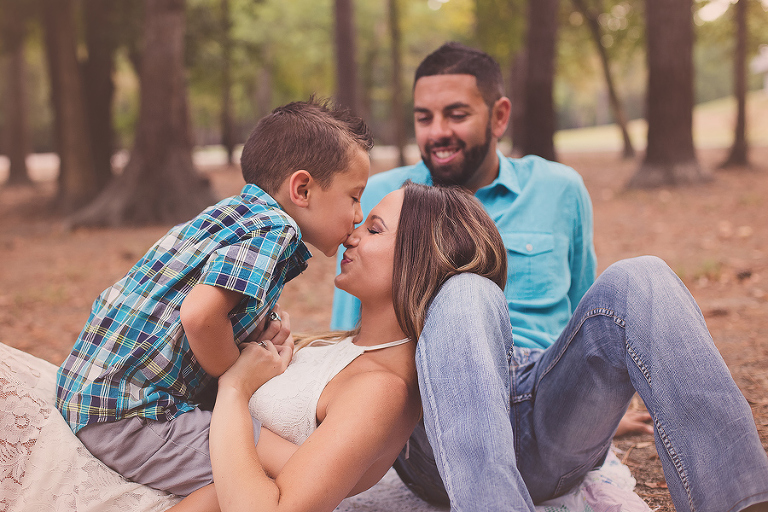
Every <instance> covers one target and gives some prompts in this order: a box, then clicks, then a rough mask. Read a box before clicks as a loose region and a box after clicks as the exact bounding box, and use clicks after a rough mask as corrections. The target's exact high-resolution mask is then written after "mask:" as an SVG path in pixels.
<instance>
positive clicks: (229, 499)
mask: <svg viewBox="0 0 768 512" xmlns="http://www.w3.org/2000/svg"><path fill="white" fill-rule="evenodd" d="M233 369H235V366H233ZM227 377H228V375H227V374H225V375H224V376H223V377H222V379H220V382H219V395H218V398H217V401H216V407H215V408H214V412H213V418H212V420H211V433H210V448H211V463H212V466H213V476H214V483H215V487H216V493H217V495H218V496H219V505H220V506H221V509H222V510H223V511H224V512H229V511H239V510H255V509H258V510H267V511H291V512H293V511H322V510H328V511H332V510H333V509H334V508H335V507H336V506H337V505H338V504H339V503H340V502H341V500H342V499H344V498H345V497H346V496H347V495H349V494H351V493H352V492H353V491H354V492H359V491H361V490H363V489H364V488H367V487H370V486H371V485H373V484H374V483H375V482H376V481H378V480H379V479H380V478H381V477H382V476H383V475H384V473H385V472H386V471H387V469H388V468H389V467H390V466H391V464H392V462H393V461H394V460H395V458H396V457H397V454H398V453H399V451H400V449H401V448H402V446H403V445H404V444H405V442H406V440H407V439H408V436H409V435H410V433H411V431H412V430H413V427H414V426H415V424H416V422H417V420H418V414H419V406H418V393H417V392H416V393H415V392H414V390H412V389H409V388H408V386H407V384H406V383H405V382H404V381H403V380H402V379H400V378H399V377H397V376H395V375H393V374H391V373H388V372H384V371H376V372H366V373H362V374H358V375H356V376H354V377H351V378H350V379H349V381H348V382H346V383H345V385H344V386H343V387H342V388H340V389H339V391H338V392H337V393H336V394H335V396H334V397H333V399H332V400H331V402H330V403H329V404H328V407H327V411H326V417H325V419H324V421H323V423H322V424H321V425H320V426H319V427H318V429H317V430H316V431H315V432H314V433H313V434H312V435H311V436H310V437H309V438H308V439H307V441H305V442H304V443H303V444H302V445H301V446H300V447H299V448H298V449H297V450H296V452H295V453H294V454H293V456H292V457H290V459H289V460H288V461H287V462H286V463H285V466H284V467H283V469H282V471H280V473H279V474H278V475H277V477H276V478H275V480H271V479H270V478H269V477H268V476H267V474H266V473H265V471H264V469H263V467H262V464H261V461H260V459H259V455H258V453H257V450H256V447H255V446H253V441H252V439H253V435H252V434H253V432H252V428H253V427H252V422H251V418H250V414H249V412H248V399H249V398H250V394H249V393H248V392H247V389H245V388H244V387H243V386H242V385H241V384H240V383H238V382H237V381H236V379H229V378H227ZM222 381H223V382H222ZM265 440H266V439H265Z"/></svg>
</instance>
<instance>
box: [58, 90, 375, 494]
mask: <svg viewBox="0 0 768 512" xmlns="http://www.w3.org/2000/svg"><path fill="white" fill-rule="evenodd" d="M372 146H373V139H372V137H371V134H370V132H369V131H368V128H367V127H366V126H365V124H364V123H363V121H362V120H361V119H358V118H355V117H352V116H351V115H350V114H349V113H348V112H346V111H342V110H335V109H333V108H330V107H328V106H326V105H324V104H321V103H317V102H315V101H314V100H310V101H309V102H297V103H291V104H289V105H286V106H284V107H280V108H277V109H275V110H274V111H273V112H272V113H271V114H270V115H268V116H267V117H265V118H264V119H262V120H261V121H259V123H258V125H257V126H256V128H255V129H254V131H253V133H251V135H250V137H249V138H248V141H247V142H246V144H245V147H244V148H243V155H242V159H241V165H242V170H243V177H244V179H245V181H246V185H245V187H244V188H243V190H242V191H241V193H240V195H237V196H234V197H230V198H228V199H225V200H223V201H221V202H219V203H217V204H216V205H214V206H212V207H210V208H208V209H206V210H205V211H203V212H202V213H201V214H200V215H198V216H197V217H195V218H194V219H192V220H190V221H189V222H186V223H184V224H180V225H178V226H176V227H174V228H172V229H171V230H170V231H169V232H168V233H167V234H166V235H165V236H164V237H163V238H161V239H160V240H159V241H158V242H157V243H156V244H155V245H154V247H152V248H151V249H150V250H149V252H147V253H146V254H145V255H144V257H143V258H141V260H139V262H138V263H136V264H135V265H134V266H133V268H132V269H131V270H130V271H129V272H128V274H127V275H126V276H125V277H123V278H122V279H121V280H120V281H118V282H117V283H116V284H115V285H113V286H112V287H110V288H108V289H107V290H105V291H104V292H103V293H102V294H101V295H100V296H99V298H98V299H97V300H96V301H95V302H94V304H93V308H92V311H91V316H90V318H89V319H88V322H87V324H86V326H85V328H84V329H83V331H82V332H81V333H80V336H79V338H78V340H77V342H76V343H75V346H74V348H73V349H72V352H71V353H70V355H69V357H68V358H67V359H66V360H65V361H64V363H63V364H62V365H61V367H60V368H59V371H58V375H57V406H58V408H59V410H60V411H61V413H62V414H63V415H64V418H65V419H66V420H67V422H68V423H69V425H70V427H71V428H72V430H73V431H74V432H75V433H76V434H77V435H78V437H79V438H80V440H81V441H82V442H83V444H84V445H85V446H86V447H87V448H88V449H89V450H90V451H91V452H92V453H93V454H94V455H95V456H96V457H98V458H99V459H101V460H102V461H103V462H104V463H105V464H107V465H108V466H110V467H111V468H112V469H114V470H115V471H117V472H118V473H120V474H122V475H124V476H125V477H127V478H129V479H131V480H133V481H136V482H139V483H142V484H145V485H149V486H151V487H154V488H157V489H161V490H164V491H168V492H171V493H174V494H177V495H181V496H185V495H188V494H190V493H191V492H192V491H194V490H196V489H198V488H200V487H203V486H205V485H207V484H209V483H211V482H212V481H213V478H212V475H211V463H210V459H209V454H208V453H209V452H208V427H209V424H210V414H211V413H210V411H207V410H202V409H201V408H200V405H201V403H202V402H203V401H204V397H205V396H206V395H210V394H211V389H212V387H213V386H215V384H216V378H217V377H218V376H220V375H221V374H222V373H224V371H225V370H226V369H227V368H229V366H230V365H232V363H234V361H235V359H237V356H238V354H239V350H238V348H237V346H238V345H239V344H240V343H241V342H243V341H244V340H246V339H248V340H258V339H264V338H259V337H260V336H265V333H262V331H261V328H260V329H258V330H257V329H256V326H257V324H258V325H259V326H261V325H262V324H263V323H264V324H266V323H268V322H267V321H266V320H265V318H266V316H267V312H269V311H271V310H272V308H273V307H274V306H275V304H276V301H277V298H278V296H279V295H280V292H281V290H282V287H283V285H284V284H285V283H286V282H287V281H289V280H290V279H292V278H293V277H295V276H296V275H298V274H299V273H300V272H302V271H303V270H304V269H305V268H306V266H307V263H306V260H307V259H308V258H309V257H310V256H311V255H310V254H309V251H308V250H307V248H306V247H305V245H304V242H308V243H310V244H312V245H313V246H315V247H317V248H318V249H319V250H320V251H321V252H323V253H324V254H326V255H327V256H332V255H333V254H335V252H336V248H337V247H338V246H339V244H341V243H343V242H344V241H345V240H346V238H347V236H348V235H349V234H350V233H351V232H352V230H353V229H354V225H355V224H356V223H358V222H361V221H362V220H363V218H362V213H361V210H360V203H359V201H360V195H361V194H362V192H363V189H364V188H365V184H366V181H367V179H368V172H369V166H370V164H369V159H368V151H369V150H370V149H371V147H372ZM270 318H271V319H272V320H278V321H279V316H277V315H274V314H272V315H271V316H270ZM271 327H274V326H271ZM272 332H274V329H272ZM277 343H279V342H277ZM255 432H256V435H258V432H259V428H258V425H257V428H256V429H255Z"/></svg>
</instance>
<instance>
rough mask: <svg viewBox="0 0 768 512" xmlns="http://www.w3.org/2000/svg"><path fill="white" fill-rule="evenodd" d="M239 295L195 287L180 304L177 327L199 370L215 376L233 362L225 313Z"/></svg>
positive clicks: (235, 354)
mask: <svg viewBox="0 0 768 512" xmlns="http://www.w3.org/2000/svg"><path fill="white" fill-rule="evenodd" d="M242 298H243V294H242V293H238V292H234V291H231V290H227V289H224V288H221V287H218V286H210V285H207V284H197V285H195V287H194V288H192V290H191V291H190V292H189V294H188V295H187V297H186V298H185V299H184V302H182V304H181V311H180V315H181V325H182V326H183V327H184V333H185V334H186V336H187V341H188V342H189V348H190V349H191V350H192V353H193V354H195V357H196V358H197V361H198V362H199V363H200V366H202V367H203V370H205V371H206V373H208V374H209V375H212V376H213V377H218V376H220V375H221V374H222V373H224V372H225V371H226V370H227V368H229V367H230V366H232V364H233V363H234V362H235V360H237V357H238V356H239V355H240V351H239V350H238V348H237V345H236V344H235V339H234V334H233V332H232V322H231V321H230V319H229V312H230V311H232V309H233V308H234V307H235V306H236V305H237V304H238V303H239V302H240V300H242Z"/></svg>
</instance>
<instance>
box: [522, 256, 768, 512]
mask: <svg viewBox="0 0 768 512" xmlns="http://www.w3.org/2000/svg"><path fill="white" fill-rule="evenodd" d="M532 373H533V375H534V376H535V389H534V391H533V393H532V394H533V398H532V399H531V404H532V409H531V410H529V412H528V413H525V414H524V415H523V416H524V417H523V418H521V419H519V418H516V421H518V420H520V421H522V422H523V423H525V424H526V425H527V426H528V429H530V433H531V434H530V435H531V437H530V438H527V439H526V438H519V439H518V442H519V443H520V444H521V446H522V448H521V451H520V452H519V457H520V460H519V465H520V468H521V471H522V472H523V476H524V478H525V481H526V482H527V483H528V484H529V488H530V490H531V493H532V494H533V496H534V499H535V500H537V501H538V500H539V499H542V498H546V497H547V495H557V494H561V493H562V492H565V491H566V490H567V489H568V488H569V487H570V486H572V485H574V484H575V483H577V482H578V479H579V478H581V475H583V474H584V473H585V472H586V471H588V470H589V469H591V467H592V466H593V465H594V464H595V463H598V462H599V461H600V459H601V457H602V456H603V454H604V453H605V450H607V447H608V445H609V443H610V439H611V437H612V435H613V431H614V429H615V428H616V425H618V422H619V420H620V418H621V415H622V414H623V412H624V409H625V408H626V404H627V403H628V401H629V399H630V397H631V396H632V393H633V392H634V390H637V391H638V393H639V394H640V397H641V398H642V399H643V401H644V402H645V404H646V406H647V407H648V410H649V412H650V413H651V415H652V417H653V421H654V427H655V429H654V430H655V438H656V449H657V451H658V453H659V457H660V459H661V463H662V466H663V468H664V474H665V477H666V479H667V485H668V487H669V491H670V494H671V495H672V499H673V501H674V504H675V508H676V509H677V510H692V511H713V512H714V511H731V510H732V511H737V510H741V509H743V508H745V507H746V506H748V505H752V504H755V503H759V502H761V501H766V500H768V457H766V454H765V451H764V450H763V448H762V445H761V443H760V439H759V437H758V434H757V429H756V428H755V424H754V420H753V418H752V413H751V410H750V408H749V406H748V404H747V403H746V400H745V399H744V397H743V396H742V395H741V393H740V391H739V390H738V388H737V386H736V384H735V383H734V382H733V379H732V378H731V375H730V372H729V371H728V368H727V367H726V365H725V363H724V361H723V359H722V357H721V356H720V354H719V352H718V351H717V349H716V348H715V346H714V343H713V342H712V338H711V336H710V334H709V331H708V330H707V327H706V324H705V322H704V318H703V317H702V315H701V312H700V310H699V308H698V306H697V305H696V303H695V301H694V300H693V297H691V295H690V293H689V292H688V290H687V289H686V288H685V286H684V285H683V284H682V283H681V282H680V280H679V279H678V278H677V276H675V275H674V273H673V272H672V271H671V270H670V269H669V267H667V266H666V264H664V263H663V262H662V261H661V260H659V259H658V258H652V257H643V258H636V259H633V260H627V261H622V262H619V263H617V264H615V265H612V266H611V267H609V268H608V269H607V270H606V271H605V272H604V273H603V274H602V275H601V276H600V277H599V278H598V280H597V281H596V282H595V284H594V285H593V286H592V288H590V290H589V291H588V292H587V294H586V295H585V296H584V298H583V299H582V301H581V303H580V304H579V306H578V308H577V309H576V312H575V313H574V316H573V319H572V320H571V323H570V324H569V325H568V327H566V330H565V331H564V333H563V335H562V336H561V337H560V339H559V340H558V341H557V342H556V343H555V345H553V346H552V347H550V349H548V350H547V351H546V352H545V353H544V354H543V355H542V357H541V358H540V359H539V360H538V361H537V363H536V365H535V368H534V369H533V370H532ZM513 393H514V392H513ZM513 400H514V399H513ZM526 431H527V429H526V428H524V429H522V430H521V432H523V434H524V435H525V432H526ZM552 475H558V476H559V478H557V477H556V478H552Z"/></svg>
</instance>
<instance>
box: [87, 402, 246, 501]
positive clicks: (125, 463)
mask: <svg viewBox="0 0 768 512" xmlns="http://www.w3.org/2000/svg"><path fill="white" fill-rule="evenodd" d="M210 426H211V411H203V410H200V409H194V410H192V411H190V412H186V413H184V414H182V415H180V416H178V417H176V418H174V419H172V420H171V421H154V420H147V419H143V418H136V417H134V418H128V419H125V420H120V421H116V422H113V423H94V424H91V425H88V426H87V427H84V428H83V429H81V430H80V431H79V432H78V433H77V437H78V438H80V441H81V442H82V443H83V444H84V445H85V447H86V448H88V450H89V451H90V452H91V453H92V454H93V455H94V456H96V458H98V459H99V460H101V461H102V462H103V463H104V464H106V465H107V466H109V467H110V468H112V469H113V470H114V471H116V472H118V473H120V474H121V475H123V476H124V477H125V478H127V479H129V480H132V481H134V482H138V483H140V484H144V485H148V486H149V487H153V488H155V489H159V490H161V491H165V492H170V493H172V494H176V495H178V496H187V495H189V494H190V493H192V492H193V491H196V490H197V489H200V488H201V487H205V486H206V485H208V484H210V483H213V473H212V471H211V456H210V452H209V451H208V430H209V429H210ZM253 427H254V429H253V430H254V433H253V437H254V439H253V440H254V443H256V442H257V441H258V440H259V431H260V428H261V424H260V423H259V421H258V420H253Z"/></svg>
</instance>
